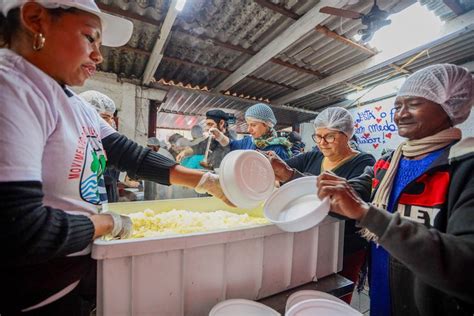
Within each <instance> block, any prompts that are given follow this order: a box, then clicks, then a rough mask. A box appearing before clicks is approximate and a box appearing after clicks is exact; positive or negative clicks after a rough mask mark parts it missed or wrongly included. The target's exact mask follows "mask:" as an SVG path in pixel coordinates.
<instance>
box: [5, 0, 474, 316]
mask: <svg viewBox="0 0 474 316" xmlns="http://www.w3.org/2000/svg"><path fill="white" fill-rule="evenodd" d="M0 11H1V15H0V30H1V32H0V42H1V46H3V47H5V48H2V49H0V87H1V91H2V100H1V101H0V102H1V104H2V106H1V108H2V111H0V132H1V134H2V139H1V140H0V143H1V145H2V154H1V155H0V209H1V212H0V229H1V231H2V233H1V235H0V238H1V239H0V240H1V244H2V246H3V250H4V253H5V254H6V256H4V258H3V259H2V261H1V272H0V275H1V281H2V282H1V285H0V286H1V288H2V294H3V295H2V300H1V303H0V314H1V315H16V314H23V313H24V314H26V315H64V314H70V315H89V313H90V310H91V307H92V306H93V304H94V300H95V278H96V264H95V262H94V260H92V259H91V257H90V246H91V243H92V241H93V240H94V239H96V238H99V237H101V236H105V235H110V236H111V237H114V238H126V237H127V236H129V235H130V232H131V221H130V219H129V218H128V217H126V216H120V215H117V214H114V213H109V212H106V210H105V209H103V206H104V205H106V203H107V202H112V201H118V199H119V198H118V196H119V190H118V185H119V183H120V181H119V174H120V172H124V173H126V174H127V176H128V177H130V178H131V179H139V180H143V181H145V190H147V188H148V193H147V194H148V195H149V196H150V197H149V198H150V199H154V198H156V187H155V189H154V186H155V185H156V183H157V184H159V185H167V186H169V185H178V186H185V187H188V188H191V189H193V190H195V191H196V192H197V193H198V194H207V195H213V196H215V197H217V198H219V199H222V200H223V201H224V202H226V203H227V204H229V205H231V206H232V204H231V203H230V202H229V201H228V200H227V198H226V196H225V195H224V193H223V191H222V189H221V187H220V184H219V177H218V169H219V167H220V163H221V161H222V159H223V158H224V157H225V155H226V154H227V153H229V152H230V151H233V150H239V149H245V150H258V151H260V152H262V153H263V154H264V155H265V156H266V157H267V158H268V160H269V161H270V163H271V165H272V168H273V170H274V173H275V176H276V179H277V181H279V182H280V183H281V184H282V185H284V184H285V183H287V182H289V181H292V180H294V179H296V178H299V177H304V176H308V175H316V176H318V177H317V179H318V180H317V188H315V192H317V194H318V196H319V198H321V199H323V198H326V197H328V198H329V200H330V205H331V215H332V216H336V217H338V218H341V219H345V220H346V223H345V234H344V254H343V256H344V257H343V270H342V272H341V274H342V275H344V276H346V277H347V278H349V279H350V280H352V281H353V282H355V283H357V282H361V281H363V280H359V276H360V275H362V276H364V277H365V274H364V273H362V274H361V273H360V272H361V271H362V272H363V271H367V270H365V269H366V268H368V275H369V276H368V279H369V286H370V298H371V314H372V315H375V316H382V315H383V316H399V315H413V316H428V315H430V316H432V315H434V316H436V315H456V316H464V315H471V316H472V315H473V314H474V276H473V275H474V274H473V273H471V269H472V268H473V267H474V141H473V140H472V139H471V138H463V137H462V133H461V130H460V129H459V128H456V127H455V126H457V125H459V124H460V123H462V122H464V121H465V120H466V119H467V118H468V116H469V114H470V112H471V107H472V106H473V104H474V80H473V77H472V75H471V73H469V71H467V70H466V69H464V68H462V67H459V66H455V65H451V64H441V65H432V66H429V67H426V68H424V69H422V70H419V71H417V72H415V73H414V74H412V75H411V76H410V77H409V78H408V79H407V80H406V81H405V82H404V84H403V85H402V87H401V88H400V90H399V91H398V94H397V97H396V100H395V104H394V109H395V116H394V120H395V123H396V125H397V127H398V133H399V135H400V136H401V137H403V138H404V139H405V141H404V142H402V143H401V144H400V145H399V146H398V147H397V148H395V150H394V151H390V152H388V153H387V154H386V155H384V156H382V157H381V158H380V159H378V160H375V158H374V157H373V156H372V155H371V154H369V153H364V152H362V151H360V150H359V149H358V148H357V146H356V144H354V142H353V140H354V138H353V137H354V120H353V118H352V116H351V114H350V113H349V112H348V111H347V110H346V109H344V108H339V107H331V108H327V109H325V110H323V111H322V112H321V113H320V114H319V115H318V116H317V117H316V118H315V119H314V134H313V135H312V138H313V140H314V143H315V145H316V149H317V150H311V151H307V152H305V150H304V148H305V147H306V144H305V143H304V142H303V141H302V138H301V136H300V135H299V134H298V133H297V132H295V131H293V132H290V133H289V134H288V135H279V134H278V132H277V130H276V129H275V126H276V124H277V119H276V117H275V115H274V112H273V111H272V109H271V107H270V106H269V105H267V104H263V103H256V104H254V105H252V106H250V107H249V108H248V109H247V110H246V112H245V120H246V123H247V126H248V134H249V135H247V136H244V137H243V138H239V137H238V136H237V135H236V134H235V133H234V132H233V131H232V130H231V129H230V126H231V125H232V124H233V123H234V122H235V117H234V116H233V115H232V114H230V113H226V112H225V111H223V110H221V109H211V110H209V111H208V112H207V113H206V119H205V121H204V123H203V125H202V126H201V125H196V126H194V127H193V128H192V138H193V139H192V140H190V139H186V138H185V137H183V136H182V135H181V134H179V133H176V134H173V135H171V136H170V137H169V138H168V140H167V142H168V143H166V142H164V141H163V140H161V141H160V140H159V139H158V138H156V137H150V138H149V139H148V141H147V143H146V144H144V146H141V145H140V144H138V143H136V142H135V141H133V140H131V139H128V138H127V137H125V136H124V135H121V134H120V133H119V132H118V131H117V130H116V120H117V111H116V106H115V104H114V102H113V101H112V100H111V99H110V98H109V97H107V96H106V95H104V94H102V93H100V92H97V91H87V92H84V93H82V94H81V95H77V94H76V93H74V91H73V90H72V89H71V88H70V87H71V86H81V85H83V84H84V82H85V81H86V80H87V79H89V78H90V77H91V76H92V75H93V73H94V71H95V69H96V67H97V65H98V64H100V63H101V61H102V59H103V58H102V55H101V52H100V50H99V48H100V46H101V44H102V45H106V46H112V47H116V46H121V45H124V44H125V43H126V42H127V41H128V40H129V38H130V36H131V34H132V26H133V25H132V23H131V22H129V21H127V20H125V19H122V18H120V17H116V16H113V15H109V14H105V13H103V12H101V11H100V9H99V8H98V7H97V5H96V4H95V2H94V1H92V0H82V1H76V0H62V1H53V0H51V1H49V0H45V1H16V0H11V1H2V2H0ZM308 145H309V144H308ZM180 164H181V165H180ZM153 192H155V194H153ZM344 299H345V300H346V302H350V300H351V298H350V296H347V297H345V298H344Z"/></svg>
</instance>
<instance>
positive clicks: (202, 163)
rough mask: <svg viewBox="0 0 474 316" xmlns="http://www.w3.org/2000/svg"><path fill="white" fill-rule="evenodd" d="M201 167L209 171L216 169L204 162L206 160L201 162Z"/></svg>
mask: <svg viewBox="0 0 474 316" xmlns="http://www.w3.org/2000/svg"><path fill="white" fill-rule="evenodd" d="M199 165H201V167H203V168H205V169H209V170H212V169H214V167H213V166H212V165H211V164H209V163H208V162H207V161H204V160H203V161H200V162H199Z"/></svg>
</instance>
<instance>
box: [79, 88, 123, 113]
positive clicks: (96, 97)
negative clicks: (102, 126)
mask: <svg viewBox="0 0 474 316" xmlns="http://www.w3.org/2000/svg"><path fill="white" fill-rule="evenodd" d="M79 96H81V97H82V98H83V99H84V100H86V101H87V102H89V103H90V104H91V105H92V106H93V107H94V108H95V109H96V111H97V113H99V114H100V113H107V114H110V115H114V113H115V110H116V107H115V103H114V101H113V100H112V99H111V98H109V97H108V96H106V95H105V94H103V93H100V92H99V91H94V90H89V91H85V92H82V93H81V94H79Z"/></svg>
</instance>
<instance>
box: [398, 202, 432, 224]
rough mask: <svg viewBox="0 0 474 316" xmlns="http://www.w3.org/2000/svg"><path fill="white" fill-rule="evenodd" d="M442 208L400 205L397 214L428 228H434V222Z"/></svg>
mask: <svg viewBox="0 0 474 316" xmlns="http://www.w3.org/2000/svg"><path fill="white" fill-rule="evenodd" d="M440 211H441V209H440V208H431V207H422V206H416V205H403V204H398V207H397V212H399V213H400V215H401V216H402V217H403V218H406V219H408V220H411V221H413V222H417V223H420V224H423V225H425V226H426V227H433V226H434V221H435V218H436V216H437V215H438V213H439V212H440Z"/></svg>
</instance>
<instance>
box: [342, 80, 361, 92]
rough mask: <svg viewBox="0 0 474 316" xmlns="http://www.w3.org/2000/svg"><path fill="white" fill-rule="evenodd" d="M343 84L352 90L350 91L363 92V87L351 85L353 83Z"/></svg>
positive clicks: (346, 82) (345, 82)
mask: <svg viewBox="0 0 474 316" xmlns="http://www.w3.org/2000/svg"><path fill="white" fill-rule="evenodd" d="M343 83H344V84H345V85H346V86H348V87H349V88H352V89H354V90H357V91H360V90H364V87H362V86H358V85H356V84H353V83H351V82H349V81H344V82H343Z"/></svg>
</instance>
